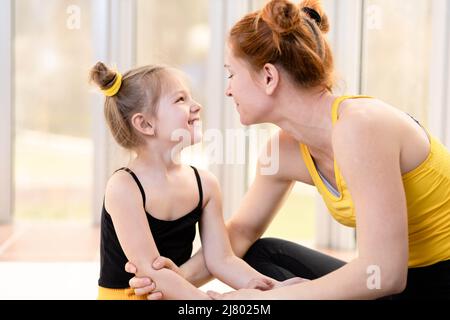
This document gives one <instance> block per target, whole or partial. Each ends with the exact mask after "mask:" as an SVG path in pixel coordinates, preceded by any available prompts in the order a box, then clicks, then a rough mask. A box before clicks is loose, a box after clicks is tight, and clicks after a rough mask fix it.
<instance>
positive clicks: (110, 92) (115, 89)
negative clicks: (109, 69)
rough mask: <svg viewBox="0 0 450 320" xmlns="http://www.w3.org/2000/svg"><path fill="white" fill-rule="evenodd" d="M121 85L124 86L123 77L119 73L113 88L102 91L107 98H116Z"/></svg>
mask: <svg viewBox="0 0 450 320" xmlns="http://www.w3.org/2000/svg"><path fill="white" fill-rule="evenodd" d="M121 85H122V75H121V74H120V73H119V72H117V74H116V80H115V81H114V84H113V85H112V86H111V88H109V89H106V90H102V92H103V94H104V95H105V96H107V97H112V96H115V95H116V94H117V92H119V89H120V86H121Z"/></svg>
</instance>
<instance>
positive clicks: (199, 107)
mask: <svg viewBox="0 0 450 320" xmlns="http://www.w3.org/2000/svg"><path fill="white" fill-rule="evenodd" d="M200 110H202V105H201V104H200V103H198V102H197V101H194V104H193V105H192V106H191V112H192V113H195V112H199V111H200Z"/></svg>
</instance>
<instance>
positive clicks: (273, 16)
mask: <svg viewBox="0 0 450 320" xmlns="http://www.w3.org/2000/svg"><path fill="white" fill-rule="evenodd" d="M261 19H263V20H264V22H266V23H267V25H268V26H269V27H270V29H271V30H272V31H273V32H276V33H278V34H286V33H290V32H292V31H293V30H294V29H295V28H296V27H298V26H299V24H300V22H301V15H300V9H299V7H298V6H297V5H295V4H294V3H292V2H290V1H286V0H272V1H270V2H269V3H268V4H267V5H266V6H265V7H264V8H263V9H262V11H261Z"/></svg>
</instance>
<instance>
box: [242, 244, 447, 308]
mask: <svg viewBox="0 0 450 320" xmlns="http://www.w3.org/2000/svg"><path fill="white" fill-rule="evenodd" d="M244 260H245V261H246V262H247V263H248V264H249V265H251V266H252V267H253V268H254V269H256V270H258V271H259V272H261V273H262V274H264V275H266V276H268V277H271V278H274V279H276V280H278V281H283V280H286V279H290V278H293V277H301V278H305V279H309V280H314V279H317V278H320V277H322V276H324V275H326V274H328V273H330V272H333V271H335V270H337V269H339V268H340V267H342V266H344V265H345V262H344V261H341V260H339V259H336V258H333V257H331V256H328V255H326V254H323V253H320V252H318V251H315V250H312V249H309V248H306V247H303V246H301V245H299V244H296V243H293V242H289V241H286V240H281V239H274V238H264V239H259V240H258V241H256V242H255V243H254V244H253V245H252V246H251V247H250V249H249V250H248V251H247V253H246V254H245V256H244ZM384 299H387V300H391V299H392V300H396V299H450V260H449V261H444V262H440V263H437V264H435V265H432V266H430V267H424V268H414V269H409V270H408V282H407V286H406V289H405V291H403V292H402V293H401V294H398V295H395V296H390V297H386V298H384Z"/></svg>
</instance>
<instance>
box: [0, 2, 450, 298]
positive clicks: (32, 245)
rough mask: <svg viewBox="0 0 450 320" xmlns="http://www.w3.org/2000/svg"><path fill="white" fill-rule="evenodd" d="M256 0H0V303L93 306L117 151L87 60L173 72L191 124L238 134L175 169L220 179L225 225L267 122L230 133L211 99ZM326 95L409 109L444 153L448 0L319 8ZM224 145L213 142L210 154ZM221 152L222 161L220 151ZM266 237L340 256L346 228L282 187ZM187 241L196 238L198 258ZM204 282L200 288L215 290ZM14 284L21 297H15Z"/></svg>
mask: <svg viewBox="0 0 450 320" xmlns="http://www.w3.org/2000/svg"><path fill="white" fill-rule="evenodd" d="M265 2H266V1H264V0H165V1H156V0H14V1H12V0H3V1H1V2H0V49H1V50H0V68H1V69H0V70H1V73H0V83H1V88H0V109H1V112H2V117H1V118H0V181H1V189H0V190H1V192H0V299H95V297H96V290H97V278H98V272H99V228H98V227H99V226H98V222H99V217H100V212H101V204H102V199H103V192H104V187H105V184H106V181H107V179H108V178H109V176H110V175H111V173H112V172H113V171H114V170H115V169H116V168H119V167H121V166H123V165H124V164H126V163H127V161H128V159H129V157H130V155H129V154H127V153H126V152H125V151H123V150H121V149H120V148H119V147H118V146H117V145H116V144H115V143H114V142H113V141H112V139H111V137H110V135H109V132H108V130H107V128H106V126H105V122H104V120H103V109H102V107H103V99H104V98H103V96H102V95H101V94H100V93H99V92H98V91H96V90H95V89H94V88H93V87H92V86H90V85H89V83H88V81H87V79H88V73H89V70H90V68H91V67H92V66H93V65H94V64H95V63H96V62H97V61H99V60H101V61H104V62H106V63H108V64H111V65H115V66H117V68H118V69H119V70H121V71H126V70H127V69H129V68H133V67H135V66H141V65H145V64H154V63H165V64H170V65H173V66H175V67H178V68H180V69H181V70H183V71H184V72H185V73H187V74H188V76H189V77H190V79H191V80H192V83H191V86H192V90H193V95H194V96H195V97H196V99H197V100H198V101H199V102H201V103H202V104H203V106H204V111H203V115H202V118H203V119H202V120H203V128H204V129H205V130H207V129H218V130H220V131H222V132H226V130H229V129H243V130H246V131H245V132H250V131H249V130H253V132H257V133H258V134H256V135H252V134H248V135H247V137H246V139H245V145H244V146H243V148H244V154H245V161H242V162H238V161H224V162H225V163H213V162H211V161H210V159H208V158H207V155H206V154H205V152H204V145H198V146H196V147H194V148H191V149H190V150H187V151H186V154H185V161H186V162H187V163H192V164H195V165H197V166H199V167H203V168H206V169H209V170H211V171H212V172H213V173H214V174H215V175H216V176H217V177H218V178H219V180H220V182H221V186H222V191H223V198H224V216H225V218H226V219H227V218H228V217H230V216H231V215H232V213H233V211H234V210H236V209H237V207H238V205H239V202H240V200H241V199H242V197H243V195H244V193H245V191H246V190H247V188H248V186H249V184H250V183H251V181H252V179H253V175H254V168H255V161H256V157H257V155H258V153H259V150H260V148H261V146H262V144H263V143H264V141H265V139H266V138H267V137H268V136H269V134H270V133H271V132H272V133H273V132H274V131H275V130H276V128H275V127H273V126H269V125H260V126H257V127H252V128H244V127H242V126H241V125H240V123H239V117H238V115H237V113H236V112H235V110H234V108H233V107H232V103H231V101H229V100H228V99H227V98H226V97H225V96H224V90H225V85H226V80H227V79H226V73H225V71H224V69H223V63H224V60H223V59H224V49H225V41H226V34H227V31H228V30H229V28H230V27H231V26H232V25H233V24H234V22H236V21H237V20H238V19H239V18H240V17H242V16H243V15H244V14H245V13H247V12H250V11H253V10H256V9H258V8H261V7H262V6H263V5H264V3H265ZM323 4H324V6H325V9H326V12H327V14H328V16H329V18H330V20H331V31H330V33H329V35H328V38H329V41H330V43H331V45H332V47H333V50H334V54H335V60H336V67H337V71H338V85H337V87H336V90H335V91H336V92H338V93H342V94H344V93H351V94H367V95H371V96H376V97H378V98H380V99H383V100H385V101H387V102H388V103H391V104H393V105H395V106H396V107H398V108H400V109H402V110H404V111H407V112H409V113H410V114H411V115H413V116H414V117H415V118H417V119H418V120H420V121H421V122H422V124H423V125H424V126H426V127H428V128H429V130H430V131H431V132H432V133H433V134H434V135H435V136H436V137H438V138H440V139H441V141H443V142H444V143H445V144H446V145H447V147H449V146H450V126H449V124H450V112H448V110H449V105H450V97H449V92H450V63H449V61H450V1H447V0H408V1H402V0H323ZM233 148H235V145H234V140H233V138H232V137H228V136H225V135H224V150H223V152H224V154H228V153H230V152H233V151H232V150H233ZM230 150H231V151H230ZM265 235H266V236H274V237H282V238H285V239H289V240H291V241H295V242H299V243H302V244H304V245H306V246H310V247H314V248H316V249H319V250H322V251H324V252H326V253H330V254H334V255H335V256H337V257H339V258H342V259H345V260H349V259H351V258H352V257H354V256H355V234H354V232H353V230H350V229H348V228H345V227H341V226H339V225H337V223H335V222H334V221H332V219H331V218H330V217H329V216H328V214H327V212H326V209H325V208H324V206H323V204H322V203H321V201H320V199H319V197H318V196H317V193H316V191H315V189H314V188H312V187H307V186H303V185H300V184H298V185H296V186H295V187H294V190H293V192H292V194H291V195H290V197H289V198H288V200H287V202H286V204H285V205H284V207H283V208H282V209H281V212H280V214H279V215H278V216H277V218H276V219H275V220H274V222H273V223H272V225H271V226H270V228H269V230H268V231H267V232H266V234H265ZM198 246H199V241H198V239H197V240H196V247H197V248H198ZM221 285H222V284H220V283H218V282H213V283H210V284H208V285H207V286H214V288H219V289H224V290H225V289H226V286H221ZM24 288H27V289H26V290H24Z"/></svg>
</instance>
